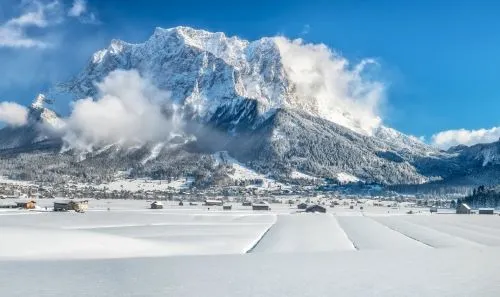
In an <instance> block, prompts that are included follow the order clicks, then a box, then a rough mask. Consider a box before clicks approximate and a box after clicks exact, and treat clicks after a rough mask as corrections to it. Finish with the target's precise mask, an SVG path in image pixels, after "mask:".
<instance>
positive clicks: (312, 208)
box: [306, 204, 326, 213]
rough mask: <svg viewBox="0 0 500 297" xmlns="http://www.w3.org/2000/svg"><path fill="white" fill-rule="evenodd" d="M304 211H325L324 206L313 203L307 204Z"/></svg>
mask: <svg viewBox="0 0 500 297" xmlns="http://www.w3.org/2000/svg"><path fill="white" fill-rule="evenodd" d="M306 212H321V213H325V212H326V208H324V207H323V206H321V205H318V204H314V205H310V206H308V207H307V208H306Z"/></svg>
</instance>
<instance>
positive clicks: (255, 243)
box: [244, 215, 278, 254]
mask: <svg viewBox="0 0 500 297" xmlns="http://www.w3.org/2000/svg"><path fill="white" fill-rule="evenodd" d="M277 221H278V216H277V215H274V222H273V223H272V224H271V225H269V227H268V228H267V229H266V230H264V232H262V234H261V235H260V236H259V237H257V239H256V240H255V242H253V243H252V245H250V248H248V249H247V250H246V251H245V252H244V254H249V253H251V252H252V251H253V250H254V249H255V248H256V247H257V246H258V245H259V243H260V242H261V240H262V239H263V238H264V237H265V236H266V235H267V233H268V232H269V230H271V228H272V227H273V226H274V225H275V224H276V222H277Z"/></svg>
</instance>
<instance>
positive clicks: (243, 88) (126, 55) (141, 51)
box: [0, 27, 457, 184]
mask: <svg viewBox="0 0 500 297" xmlns="http://www.w3.org/2000/svg"><path fill="white" fill-rule="evenodd" d="M283 42H284V41H283V40H282V39H280V38H262V39H260V40H257V41H253V42H249V41H246V40H242V39H240V38H237V37H227V36H226V35H225V34H224V33H211V32H207V31H203V30H195V29H192V28H188V27H176V28H172V29H162V28H157V29H156V30H155V31H154V34H153V35H152V36H151V37H150V38H149V39H148V40H147V41H145V42H144V43H140V44H130V43H127V42H124V41H121V40H113V41H112V42H111V44H110V46H109V47H108V48H106V49H103V50H100V51H98V52H96V53H95V54H94V55H93V56H92V58H91V60H90V61H89V64H88V65H87V66H86V67H85V68H84V70H83V71H82V72H81V73H80V74H79V75H78V76H76V77H75V78H74V79H72V80H71V81H70V82H68V83H66V84H64V88H65V89H66V90H67V91H68V92H70V93H72V94H73V95H74V96H75V98H85V97H88V96H91V97H95V96H96V95H97V93H98V87H97V85H96V82H100V81H102V80H103V79H104V78H105V77H107V76H108V74H110V73H111V72H112V71H114V70H117V69H125V70H131V69H135V70H137V71H138V72H139V73H140V74H141V76H143V77H145V78H147V79H148V80H149V81H151V83H152V84H153V85H155V86H156V87H157V88H159V89H161V90H165V91H168V92H169V94H170V97H171V100H172V101H173V102H174V103H175V104H177V105H178V106H180V111H181V113H182V116H183V118H184V120H185V121H186V123H187V124H186V127H185V131H183V134H182V135H183V136H182V137H180V138H182V139H181V140H179V139H177V143H174V144H172V143H150V144H145V145H143V146H141V147H138V148H132V149H131V148H125V147H120V146H119V145H117V144H111V143H110V144H109V145H108V146H105V147H103V148H102V149H100V150H98V151H96V152H93V153H92V154H89V155H88V156H86V157H85V158H80V159H81V160H83V159H85V164H87V165H88V166H97V165H96V164H98V163H99V162H97V161H95V160H103V159H106V160H107V162H111V161H109V160H112V162H113V164H114V165H113V166H110V168H115V169H116V170H130V169H131V168H132V169H133V170H132V172H133V174H134V175H136V176H138V175H148V176H153V177H164V176H166V175H173V174H174V173H173V172H174V171H175V169H176V168H178V166H180V165H179V164H186V162H187V163H189V164H191V165H192V164H193V162H194V163H196V162H197V161H200V162H202V163H203V164H208V163H210V162H212V165H206V166H204V167H203V166H201V165H200V166H201V167H203V168H196V166H194V165H193V166H191V165H190V167H189V166H188V167H189V168H192V171H196V174H198V175H200V176H203V177H204V178H205V179H207V180H212V181H213V179H214V178H215V176H217V174H213V171H214V170H215V169H214V168H216V167H221V166H220V164H218V163H217V160H215V159H214V158H213V156H214V154H215V153H216V152H220V151H224V152H226V153H225V154H227V155H228V156H230V157H231V158H235V160H237V162H240V163H237V164H240V165H241V166H243V165H242V164H245V166H246V167H248V168H251V170H255V172H258V173H259V174H263V175H265V176H271V177H273V178H275V179H282V180H286V179H290V178H293V177H294V176H297V174H296V173H297V172H300V173H301V174H302V176H310V177H322V178H332V179H338V177H339V176H349V177H350V178H351V179H352V180H361V181H365V182H378V183H385V184H405V183H411V184H415V183H416V184H419V183H424V182H428V181H431V180H435V179H441V178H446V177H447V175H450V174H452V173H453V172H454V170H456V167H457V165H456V162H455V161H454V160H455V159H454V156H455V155H454V154H453V153H446V152H440V151H438V150H437V149H435V148H432V147H430V146H428V145H426V144H424V143H422V142H421V141H420V140H418V139H416V138H415V137H411V136H407V135H405V134H403V133H400V132H398V131H396V130H394V129H391V128H388V127H386V126H383V125H382V124H381V123H380V119H379V118H378V117H377V116H376V115H373V114H372V113H370V110H369V107H368V105H367V108H366V110H364V109H363V108H362V109H361V110H355V108H354V107H353V106H351V105H349V104H347V103H348V102H347V103H346V104H343V103H345V102H341V101H338V102H340V103H342V104H340V103H339V104H333V105H332V104H326V103H325V91H324V90H323V89H326V90H327V91H328V86H324V85H322V84H320V83H319V82H318V84H316V81H315V80H314V79H313V80H312V82H311V83H310V84H309V85H308V87H307V88H304V86H303V85H301V82H300V81H298V80H297V77H296V76H297V71H299V70H300V69H297V67H292V66H291V65H290V62H289V61H288V59H289V54H290V53H288V52H286V51H287V50H288V49H287V47H286V46H285V45H284V44H283ZM315 50H316V51H318V49H317V48H315ZM342 63H344V62H342V61H341V62H340V64H339V65H340V66H339V67H344V64H342ZM334 66H335V65H334ZM318 67H321V65H319V66H318ZM321 71H322V70H321V69H320V72H321ZM306 74H307V73H306ZM301 75H303V73H301ZM315 75H317V74H316V73H311V76H312V77H313V78H314V76H315ZM357 75H358V73H357V72H356V70H353V71H352V72H350V73H349V77H347V78H345V77H340V78H338V79H356V76H357ZM306 76H307V75H306ZM334 78H336V77H332V79H334ZM346 85H347V87H346V88H347V89H349V88H352V87H353V86H351V84H349V83H347V84H346ZM375 89H376V88H375ZM318 90H319V91H318ZM341 91H342V92H346V94H347V95H349V96H350V95H352V96H354V95H356V96H357V95H359V94H360V93H361V94H362V93H363V92H365V93H366V92H368V91H367V90H366V89H365V88H361V89H360V90H358V89H356V90H354V91H352V92H351V91H350V90H341ZM350 92H351V93H353V94H354V95H353V94H351V93H350ZM326 94H329V93H326ZM336 95H339V94H336V93H333V95H332V96H336ZM340 95H345V94H340ZM340 95H339V96H340ZM326 97H328V96H326ZM327 99H328V98H327ZM355 99H356V98H355ZM45 101H46V99H45V98H44V97H39V98H37V100H35V102H34V103H33V105H32V106H31V109H30V117H31V118H33V121H31V122H30V123H31V124H29V125H28V126H27V127H25V128H22V129H29V131H30V132H29V133H28V132H23V133H26V134H29V135H27V136H26V137H24V136H23V137H21V138H23V140H22V141H21V140H18V139H15V137H14V136H13V134H16V132H15V131H14V132H12V129H13V128H6V129H4V130H2V131H0V134H1V135H0V139H2V147H3V148H14V147H16V146H21V145H27V144H30V143H37V142H38V141H42V140H44V139H47V136H46V135H44V134H43V133H42V134H40V133H39V129H37V128H36V127H37V126H38V124H39V123H43V124H44V125H46V124H48V125H50V126H52V127H56V128H57V129H61V128H62V127H63V126H64V122H63V121H61V120H60V118H59V117H58V116H57V115H56V114H55V113H53V112H52V111H50V110H49V109H47V108H46V107H44V103H45ZM335 102H337V101H335ZM35 122H36V123H38V124H36V125H35V124H33V123H35ZM44 125H42V126H44ZM30 133H31V134H30ZM17 134H18V133H17ZM2 135H6V137H1V136H2ZM68 153H71V152H68ZM188 159H190V161H188ZM193 160H194V161H193ZM210 160H211V161H210ZM207 162H208V163H207ZM92 164H93V165H92ZM235 164H236V161H235ZM443 164H444V165H443ZM443 168H444V169H443ZM219 169H220V168H219ZM200 171H203V173H200ZM183 172H184V174H194V172H186V170H185V169H184V170H183Z"/></svg>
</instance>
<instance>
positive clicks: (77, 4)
mask: <svg viewBox="0 0 500 297" xmlns="http://www.w3.org/2000/svg"><path fill="white" fill-rule="evenodd" d="M85 12H87V1H85V0H75V1H73V6H71V8H70V10H69V11H68V15H69V16H71V17H79V16H81V15H83V14H84V13H85Z"/></svg>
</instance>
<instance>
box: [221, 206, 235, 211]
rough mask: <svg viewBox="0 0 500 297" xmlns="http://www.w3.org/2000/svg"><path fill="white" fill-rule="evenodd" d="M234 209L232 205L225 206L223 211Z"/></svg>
mask: <svg viewBox="0 0 500 297" xmlns="http://www.w3.org/2000/svg"><path fill="white" fill-rule="evenodd" d="M232 208H233V206H232V205H223V206H222V210H231V209H232Z"/></svg>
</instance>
